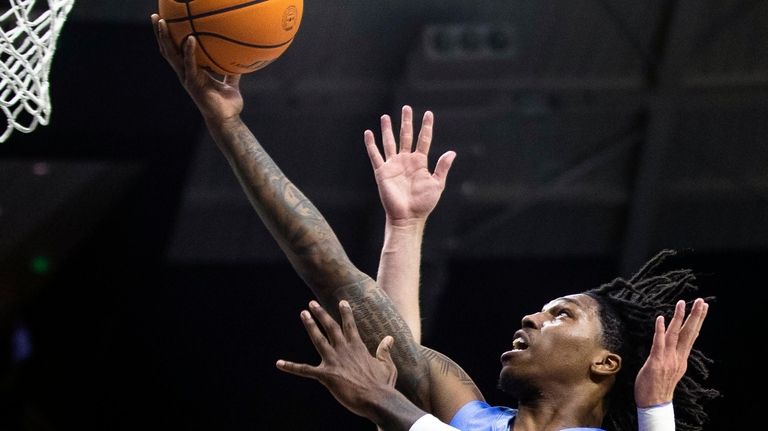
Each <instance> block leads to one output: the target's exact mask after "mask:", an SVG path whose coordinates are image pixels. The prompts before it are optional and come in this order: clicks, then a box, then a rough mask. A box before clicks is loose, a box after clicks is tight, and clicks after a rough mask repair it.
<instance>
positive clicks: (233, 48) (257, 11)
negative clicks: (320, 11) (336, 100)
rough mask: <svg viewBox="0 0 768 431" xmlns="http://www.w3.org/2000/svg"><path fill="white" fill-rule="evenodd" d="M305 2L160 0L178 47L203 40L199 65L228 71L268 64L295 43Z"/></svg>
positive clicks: (161, 12)
mask: <svg viewBox="0 0 768 431" xmlns="http://www.w3.org/2000/svg"><path fill="white" fill-rule="evenodd" d="M303 9H304V2H303V0H158V14H159V15H160V17H161V18H162V19H164V20H165V22H166V23H167V24H168V31H169V33H170V35H171V38H172V39H173V41H174V42H175V43H176V46H179V47H180V46H181V43H182V42H183V41H184V40H186V38H187V37H189V36H195V38H197V41H198V47H197V51H196V53H195V54H196V57H197V63H198V64H199V65H200V66H202V67H204V68H207V69H209V70H211V71H212V72H215V73H219V74H222V75H231V74H245V73H251V72H254V71H257V70H259V69H262V68H264V67H265V66H267V65H268V64H270V63H272V62H273V61H275V60H276V59H277V58H278V57H280V56H281V55H282V54H283V53H284V52H285V51H286V50H287V49H288V47H289V46H290V45H291V42H293V39H294V37H295V36H296V32H297V31H298V30H299V26H300V25H301V15H302V12H303Z"/></svg>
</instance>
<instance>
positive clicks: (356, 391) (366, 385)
mask: <svg viewBox="0 0 768 431" xmlns="http://www.w3.org/2000/svg"><path fill="white" fill-rule="evenodd" d="M310 309H311V310H312V314H314V315H315V317H316V318H317V319H318V320H319V321H320V324H321V325H322V326H323V329H325V333H326V334H327V336H326V335H324V334H323V333H322V332H321V331H320V328H319V327H318V326H317V323H316V322H315V320H314V319H313V318H312V315H311V314H310V313H309V312H308V311H306V310H304V311H302V312H301V320H302V322H303V323H304V327H305V328H306V330H307V333H308V334H309V338H310V339H311V340H312V344H314V346H315V349H317V352H318V353H319V354H320V357H321V362H320V364H319V365H317V366H311V365H308V364H298V363H294V362H289V361H284V360H279V361H277V364H276V365H277V368H279V369H280V370H282V371H285V372H287V373H290V374H295V375H297V376H301V377H307V378H311V379H315V380H317V381H319V382H320V383H322V384H323V385H324V386H325V387H326V388H328V390H329V391H330V392H331V394H332V395H333V396H334V397H335V398H336V400H338V401H339V402H340V403H341V404H342V405H343V406H344V407H346V408H347V409H349V410H350V411H352V412H353V413H355V414H358V415H360V416H363V417H367V418H369V419H370V418H371V417H372V416H375V415H376V413H375V412H373V407H374V406H375V405H377V404H378V401H379V400H381V398H382V397H384V396H386V395H388V394H391V393H394V392H396V390H395V389H394V387H395V381H396V380H397V368H396V367H395V364H394V363H393V362H392V358H391V357H390V349H391V348H392V344H393V342H394V339H393V338H392V337H391V336H386V337H384V339H382V340H381V343H379V346H378V349H377V350H376V356H375V357H374V356H371V354H370V353H369V352H368V349H367V348H366V346H365V344H363V341H362V339H361V338H360V334H359V333H358V331H357V325H356V324H355V319H354V316H353V315H352V309H351V308H350V306H349V303H347V302H346V301H341V302H340V303H339V313H340V314H341V326H339V324H338V323H336V321H334V320H333V318H332V317H331V316H330V315H329V314H328V313H327V312H326V311H325V310H324V309H323V308H322V307H321V306H320V305H319V304H318V303H317V302H315V301H312V302H311V303H310Z"/></svg>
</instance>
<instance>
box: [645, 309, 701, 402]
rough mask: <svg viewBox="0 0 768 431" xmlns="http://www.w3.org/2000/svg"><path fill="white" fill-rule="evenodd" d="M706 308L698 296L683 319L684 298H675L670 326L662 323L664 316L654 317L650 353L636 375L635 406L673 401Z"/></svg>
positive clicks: (686, 367)
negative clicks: (654, 325) (679, 299)
mask: <svg viewBox="0 0 768 431" xmlns="http://www.w3.org/2000/svg"><path fill="white" fill-rule="evenodd" d="M708 309H709V304H707V303H706V302H704V300H703V299H701V298H698V299H696V300H695V301H694V302H693V306H692V307H691V312H690V314H689V315H688V317H687V318H685V321H683V317H684V316H685V302H684V301H678V302H677V304H676V305H675V313H674V315H673V316H672V320H670V322H669V326H667V327H666V328H665V327H664V317H663V316H658V317H657V318H656V331H655V333H654V335H653V345H652V346H651V351H650V354H649V355H648V359H647V360H646V361H645V364H643V367H642V368H640V371H639V372H638V373H637V378H636V379H635V403H636V404H637V406H638V407H650V406H654V405H658V404H662V403H665V402H669V401H672V397H673V395H674V392H675V386H677V383H678V382H679V381H680V379H682V378H683V375H685V371H686V370H687V369H688V356H689V355H690V353H691V349H693V343H694V341H696V338H697V337H698V336H699V331H700V330H701V326H702V324H703V323H704V318H705V317H706V316H707V310H708Z"/></svg>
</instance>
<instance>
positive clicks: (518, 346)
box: [512, 329, 529, 352]
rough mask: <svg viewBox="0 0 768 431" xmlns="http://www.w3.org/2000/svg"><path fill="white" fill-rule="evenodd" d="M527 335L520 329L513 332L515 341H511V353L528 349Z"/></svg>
mask: <svg viewBox="0 0 768 431" xmlns="http://www.w3.org/2000/svg"><path fill="white" fill-rule="evenodd" d="M528 345H529V344H528V335H526V333H525V331H523V330H522V329H521V330H519V331H517V332H515V339H514V340H512V351H513V352H516V351H522V350H526V349H528Z"/></svg>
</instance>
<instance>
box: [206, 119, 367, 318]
mask: <svg viewBox="0 0 768 431" xmlns="http://www.w3.org/2000/svg"><path fill="white" fill-rule="evenodd" d="M208 129H209V131H210V132H211V135H212V136H213V138H214V140H215V141H216V143H217V145H218V146H219V148H220V150H221V151H222V153H223V154H224V156H225V157H226V159H227V161H228V162H229V164H230V166H231V167H232V170H233V172H234V173H235V175H236V176H237V178H238V180H239V182H240V185H241V186H242V188H243V190H244V191H245V193H246V195H247V196H248V199H249V200H250V202H251V204H252V205H253V207H254V209H255V210H256V212H257V214H258V215H259V217H260V218H261V220H262V221H263V222H264V224H265V225H266V227H267V229H268V230H269V231H270V233H271V234H272V236H273V237H274V238H275V240H276V241H277V243H278V245H279V246H280V248H281V249H282V250H283V252H284V253H285V254H286V256H287V257H288V259H289V260H290V262H291V264H292V265H293V266H294V268H295V269H296V271H297V272H298V274H299V275H300V276H301V277H302V278H303V279H304V281H305V282H306V283H307V284H308V285H309V286H310V287H311V288H312V289H313V291H314V293H315V294H316V295H317V296H318V299H320V300H321V302H323V303H326V302H327V301H328V299H329V298H330V294H331V293H332V291H333V290H334V289H335V288H336V287H338V286H339V285H344V284H351V283H356V282H359V281H361V280H363V279H364V278H366V276H365V275H364V274H362V273H361V272H360V271H358V270H357V269H356V268H355V267H354V266H353V265H352V264H351V263H350V261H349V259H348V258H347V255H346V253H345V252H344V249H343V247H342V246H341V244H340V243H339V241H338V239H337V237H336V235H335V234H334V232H333V230H332V229H331V227H330V226H329V225H328V223H327V222H326V221H325V219H324V218H323V216H322V215H321V214H320V212H319V211H318V210H317V208H315V206H314V205H313V204H312V203H311V202H310V201H309V199H307V197H306V196H304V194H303V193H302V192H301V191H300V190H299V189H298V188H296V187H295V186H294V185H293V183H292V182H291V181H290V180H289V179H288V178H287V177H286V176H285V175H284V174H283V172H282V171H281V170H280V168H279V167H278V166H277V165H276V164H275V162H274V161H273V160H272V158H271V157H270V156H269V155H268V154H267V152H266V151H265V150H264V148H263V147H262V146H261V144H259V142H258V140H257V139H256V137H255V136H254V135H253V134H252V133H251V131H250V130H249V129H248V127H247V126H246V125H245V124H244V123H243V122H242V121H241V119H240V118H239V117H237V118H233V119H231V120H228V121H227V122H225V123H221V124H212V123H211V122H208Z"/></svg>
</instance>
